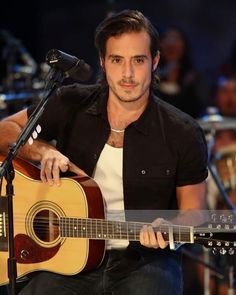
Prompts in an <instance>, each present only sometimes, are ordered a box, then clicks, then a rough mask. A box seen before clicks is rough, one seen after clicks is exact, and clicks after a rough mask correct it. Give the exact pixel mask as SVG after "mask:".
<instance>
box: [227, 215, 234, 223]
mask: <svg viewBox="0 0 236 295" xmlns="http://www.w3.org/2000/svg"><path fill="white" fill-rule="evenodd" d="M228 221H229V222H230V223H232V222H233V221H234V216H233V215H232V214H231V215H229V216H228Z"/></svg>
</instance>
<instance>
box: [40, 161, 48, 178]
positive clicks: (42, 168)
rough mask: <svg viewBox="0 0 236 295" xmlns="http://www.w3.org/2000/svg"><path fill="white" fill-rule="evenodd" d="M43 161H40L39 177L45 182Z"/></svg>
mask: <svg viewBox="0 0 236 295" xmlns="http://www.w3.org/2000/svg"><path fill="white" fill-rule="evenodd" d="M45 163H46V161H44V160H43V161H41V169H40V178H41V180H42V182H47V179H46V176H45Z"/></svg>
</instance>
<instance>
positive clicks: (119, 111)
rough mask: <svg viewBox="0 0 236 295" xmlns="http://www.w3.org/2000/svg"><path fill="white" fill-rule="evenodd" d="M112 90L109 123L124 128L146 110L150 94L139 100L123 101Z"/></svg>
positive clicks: (116, 127)
mask: <svg viewBox="0 0 236 295" xmlns="http://www.w3.org/2000/svg"><path fill="white" fill-rule="evenodd" d="M110 92H111V91H109V97H108V103H107V113H108V120H109V123H110V125H111V128H113V129H118V130H123V129H125V128H126V127H127V126H128V125H129V124H131V123H132V122H134V121H136V120H137V119H138V118H139V117H140V116H141V114H142V113H143V112H144V110H145V108H146V106H147V103H148V95H147V96H145V97H143V98H141V99H139V100H137V101H133V102H123V101H120V100H119V99H117V98H116V97H115V95H114V94H111V93H110Z"/></svg>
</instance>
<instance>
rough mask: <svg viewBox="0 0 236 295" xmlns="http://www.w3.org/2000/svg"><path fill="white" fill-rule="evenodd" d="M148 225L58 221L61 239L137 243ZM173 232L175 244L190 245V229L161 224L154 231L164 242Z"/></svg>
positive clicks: (64, 218) (117, 222) (99, 220)
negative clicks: (116, 240) (144, 227)
mask: <svg viewBox="0 0 236 295" xmlns="http://www.w3.org/2000/svg"><path fill="white" fill-rule="evenodd" d="M144 225H150V224H149V223H140V222H123V221H111V220H105V219H90V218H68V217H61V218H60V220H59V226H60V235H61V237H71V238H73V237H74V238H88V239H99V240H110V239H118V240H129V241H139V234H140V230H141V229H142V227H143V226H144ZM170 230H171V232H173V239H174V242H176V243H191V241H192V227H191V226H182V225H181V226H179V225H168V224H162V225H161V226H159V227H158V228H154V231H155V232H157V231H160V232H161V233H162V235H163V237H164V239H165V240H166V241H169V232H170Z"/></svg>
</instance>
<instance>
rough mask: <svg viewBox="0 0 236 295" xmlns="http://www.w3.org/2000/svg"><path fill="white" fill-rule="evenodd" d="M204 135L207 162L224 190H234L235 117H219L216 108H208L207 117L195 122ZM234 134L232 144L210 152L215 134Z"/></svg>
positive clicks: (225, 144) (235, 168) (235, 174)
mask: <svg viewBox="0 0 236 295" xmlns="http://www.w3.org/2000/svg"><path fill="white" fill-rule="evenodd" d="M197 121H198V123H199V125H200V126H201V128H202V129H203V131H204V132H205V135H206V140H207V144H208V152H209V160H210V161H209V162H210V164H212V166H213V167H214V168H215V170H216V172H217V176H218V178H219V179H220V181H221V183H222V185H223V187H224V189H225V190H226V191H227V192H234V191H235V190H236V117H235V118H234V117H224V116H221V115H220V114H219V112H218V109H217V108H216V107H208V108H207V115H204V116H203V117H202V118H200V119H198V120H197ZM227 130H230V131H231V132H235V139H234V141H232V142H227V143H224V145H222V146H221V147H219V148H217V150H215V151H214V152H213V151H212V149H213V147H214V144H215V140H216V136H217V132H222V131H227Z"/></svg>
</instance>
